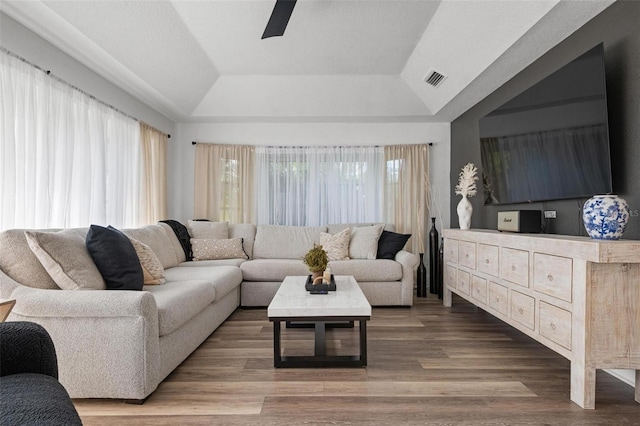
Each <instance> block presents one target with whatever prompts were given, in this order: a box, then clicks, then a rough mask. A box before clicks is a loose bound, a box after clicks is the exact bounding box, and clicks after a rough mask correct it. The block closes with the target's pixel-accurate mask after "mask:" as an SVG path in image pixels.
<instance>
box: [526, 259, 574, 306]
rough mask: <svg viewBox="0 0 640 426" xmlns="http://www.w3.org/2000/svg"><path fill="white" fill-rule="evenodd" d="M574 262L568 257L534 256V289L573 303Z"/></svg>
mask: <svg viewBox="0 0 640 426" xmlns="http://www.w3.org/2000/svg"><path fill="white" fill-rule="evenodd" d="M572 275H573V261H572V260H571V259H569V258H568V257H560V256H550V255H548V254H542V253H534V254H533V289H534V290H536V291H539V292H540V293H544V294H547V295H549V296H553V297H557V298H559V299H562V300H564V301H566V302H571V288H572V284H571V283H572Z"/></svg>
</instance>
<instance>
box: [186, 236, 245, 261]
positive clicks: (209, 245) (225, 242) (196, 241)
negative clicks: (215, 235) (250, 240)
mask: <svg viewBox="0 0 640 426" xmlns="http://www.w3.org/2000/svg"><path fill="white" fill-rule="evenodd" d="M191 249H192V250H193V260H213V259H248V258H249V256H247V254H246V253H245V252H244V249H243V248H242V238H228V239H220V240H216V239H200V238H191Z"/></svg>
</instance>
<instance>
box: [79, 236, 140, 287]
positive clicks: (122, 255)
mask: <svg viewBox="0 0 640 426" xmlns="http://www.w3.org/2000/svg"><path fill="white" fill-rule="evenodd" d="M85 244H86V246H87V250H88V251H89V254H90V255H91V258H92V259H93V261H94V263H95V264H96V266H97V267H98V270H99V271H100V274H102V278H104V282H105V284H106V285H107V290H142V286H143V284H144V275H143V273H142V266H141V265H140V259H138V255H137V253H136V250H135V249H134V248H133V244H131V241H130V240H129V237H127V236H126V235H125V234H123V233H122V232H121V231H119V230H117V229H116V228H114V227H112V226H109V227H108V228H104V227H102V226H98V225H91V227H90V228H89V232H88V233H87V238H86V239H85Z"/></svg>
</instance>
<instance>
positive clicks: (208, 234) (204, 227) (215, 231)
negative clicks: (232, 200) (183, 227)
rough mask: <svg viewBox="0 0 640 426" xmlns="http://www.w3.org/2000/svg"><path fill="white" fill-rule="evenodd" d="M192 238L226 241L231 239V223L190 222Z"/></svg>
mask: <svg viewBox="0 0 640 426" xmlns="http://www.w3.org/2000/svg"><path fill="white" fill-rule="evenodd" d="M187 228H188V229H189V234H190V235H191V238H199V239H210V240H224V239H226V238H229V222H206V221H200V220H190V221H189V222H188V224H187Z"/></svg>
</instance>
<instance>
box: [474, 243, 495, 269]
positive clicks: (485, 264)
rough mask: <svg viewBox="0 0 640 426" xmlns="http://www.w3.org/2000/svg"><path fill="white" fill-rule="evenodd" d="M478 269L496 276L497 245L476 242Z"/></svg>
mask: <svg viewBox="0 0 640 426" xmlns="http://www.w3.org/2000/svg"><path fill="white" fill-rule="evenodd" d="M478 271H480V272H484V273H487V274H489V275H493V276H494V277H497V276H498V274H499V273H500V270H499V269H498V246H492V245H489V244H478Z"/></svg>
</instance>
